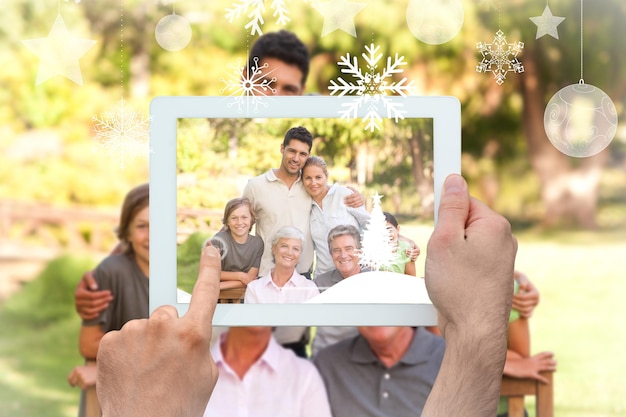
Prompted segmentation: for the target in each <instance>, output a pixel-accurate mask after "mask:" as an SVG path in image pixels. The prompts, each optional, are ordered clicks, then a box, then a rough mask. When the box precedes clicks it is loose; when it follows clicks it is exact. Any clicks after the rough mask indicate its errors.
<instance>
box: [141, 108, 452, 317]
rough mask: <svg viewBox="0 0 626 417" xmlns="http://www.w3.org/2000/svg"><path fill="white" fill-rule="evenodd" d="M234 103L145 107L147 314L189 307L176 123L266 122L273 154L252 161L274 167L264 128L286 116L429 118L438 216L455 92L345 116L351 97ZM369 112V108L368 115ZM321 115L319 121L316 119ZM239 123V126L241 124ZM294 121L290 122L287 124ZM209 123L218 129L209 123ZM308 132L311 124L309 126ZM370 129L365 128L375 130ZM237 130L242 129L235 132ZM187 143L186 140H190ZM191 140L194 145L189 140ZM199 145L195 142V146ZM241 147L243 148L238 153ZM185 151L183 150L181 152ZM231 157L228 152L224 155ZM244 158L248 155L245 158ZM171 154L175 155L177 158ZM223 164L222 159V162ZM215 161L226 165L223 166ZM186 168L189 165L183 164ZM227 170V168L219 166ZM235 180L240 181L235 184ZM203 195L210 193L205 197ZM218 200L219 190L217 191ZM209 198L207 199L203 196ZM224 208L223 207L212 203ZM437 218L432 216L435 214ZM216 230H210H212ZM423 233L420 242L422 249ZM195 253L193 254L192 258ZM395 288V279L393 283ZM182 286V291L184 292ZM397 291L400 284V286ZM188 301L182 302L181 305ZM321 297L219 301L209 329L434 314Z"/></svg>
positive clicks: (233, 187) (312, 119) (307, 119)
mask: <svg viewBox="0 0 626 417" xmlns="http://www.w3.org/2000/svg"><path fill="white" fill-rule="evenodd" d="M246 99H247V101H245V100H244V101H241V100H240V101H237V100H236V99H233V98H232V97H157V98H155V99H153V100H152V103H151V106H150V118H151V128H150V148H151V153H150V223H151V228H150V311H151V312H152V311H153V310H154V309H155V308H157V307H159V306H161V305H164V304H169V305H173V306H175V307H176V308H177V309H178V312H179V314H180V315H183V314H185V312H186V311H187V307H188V298H189V297H188V296H187V295H186V291H182V290H181V288H180V285H179V281H178V273H179V271H177V246H178V244H177V237H178V235H179V233H178V232H179V231H178V227H179V226H178V222H177V214H178V213H179V209H181V208H182V207H178V205H179V204H180V205H181V206H183V205H184V204H185V203H184V201H180V196H178V195H177V192H178V190H177V187H179V186H180V185H181V184H180V182H181V178H180V177H179V175H178V174H179V172H180V171H182V169H180V168H181V167H178V166H177V164H182V163H192V162H193V161H192V162H189V161H185V162H183V161H181V160H180V157H179V158H177V152H178V154H179V155H180V154H181V149H180V147H181V146H183V144H182V143H179V142H182V141H181V140H180V138H182V137H183V135H182V132H181V131H180V130H181V126H185V125H187V124H192V125H193V123H194V120H193V119H197V121H198V122H200V123H205V122H206V121H207V120H209V121H210V120H212V119H215V121H217V120H218V119H225V120H226V121H228V119H233V123H231V125H236V123H235V122H236V121H237V120H239V119H240V120H241V121H243V122H246V121H247V123H255V124H256V125H257V127H258V126H259V125H258V124H261V125H260V126H261V127H263V126H265V125H267V126H268V134H270V133H271V134H272V135H273V134H275V143H273V144H272V146H271V147H270V148H269V149H272V152H273V154H268V155H256V157H257V158H259V160H260V161H261V160H264V161H266V163H267V161H268V160H269V161H271V162H272V163H273V167H274V168H275V167H277V166H278V164H279V162H280V153H279V149H280V143H282V138H283V135H284V132H281V133H278V132H273V131H271V132H270V131H269V130H271V129H273V128H274V127H271V126H273V124H272V123H271V122H272V121H276V122H278V120H276V119H281V120H284V119H292V120H293V121H294V123H297V124H299V125H303V126H305V127H307V124H308V123H310V124H311V125H315V124H316V123H317V124H319V123H325V120H324V119H329V121H330V120H331V119H332V122H333V123H336V122H337V121H341V122H342V123H350V124H354V126H359V127H360V128H361V129H362V128H363V127H362V126H364V125H363V120H364V119H365V118H367V117H368V112H371V111H372V110H373V111H374V112H375V113H377V114H378V115H380V117H381V120H380V127H381V129H385V128H387V127H388V126H390V123H407V122H411V120H412V119H430V120H431V121H432V123H431V126H432V138H433V140H432V141H430V142H428V143H432V147H433V149H432V150H431V151H432V155H433V157H432V158H433V160H432V163H433V170H434V175H433V181H434V192H435V193H434V199H435V213H437V209H438V205H439V204H438V203H439V197H440V191H441V188H442V185H443V181H444V179H445V178H446V177H447V176H448V175H449V174H451V173H460V170H461V107H460V103H459V101H458V100H457V99H456V98H455V97H417V96H410V97H386V98H385V99H386V100H387V101H386V102H384V103H382V102H379V103H377V104H376V103H374V104H373V105H375V106H376V105H378V106H379V108H374V109H372V107H371V106H370V107H368V106H360V107H359V108H358V110H357V113H356V114H353V115H352V118H351V119H349V120H346V119H344V118H342V114H344V113H343V112H345V109H346V108H348V107H353V104H354V100H355V97H328V96H299V97H262V98H254V99H252V98H246ZM390 107H394V108H396V109H398V108H400V109H402V111H403V118H404V119H399V120H396V119H394V118H393V117H391V118H388V112H387V110H388V109H389V108H390ZM369 114H370V115H371V113H369ZM318 119H322V120H318ZM241 124H242V125H245V123H241ZM294 125H295V124H294ZM213 126H219V124H218V123H214V124H213ZM309 130H311V131H312V133H313V134H314V136H315V131H314V130H315V129H314V128H312V129H309ZM375 134H376V132H375V131H374V132H372V135H375ZM242 135H243V132H242ZM190 140H191V143H190ZM206 140H209V139H208V136H203V135H196V136H191V139H190V136H189V135H186V136H185V144H184V146H194V147H196V146H195V145H199V144H201V143H200V142H202V141H206ZM194 141H197V142H198V143H194ZM200 148H201V146H200ZM244 151H245V150H244ZM224 152H225V154H224V158H227V157H228V149H225V150H224ZM182 153H183V154H184V152H182ZM231 156H232V155H231ZM247 157H250V155H247ZM177 159H178V160H177ZM222 162H223V161H222ZM221 166H228V165H224V164H222V165H221ZM186 169H188V167H186ZM224 169H226V168H224ZM264 171H266V169H259V170H258V172H255V173H249V176H250V177H251V176H255V175H259V174H262V173H263V172H264ZM244 180H245V178H240V180H239V183H237V181H234V182H232V183H229V185H227V186H225V187H224V188H223V190H222V191H220V192H223V193H225V194H229V193H230V194H232V197H239V196H241V191H242V189H243V186H244V185H245V181H244ZM237 184H239V185H237ZM208 197H210V196H208ZM220 197H222V198H224V195H220ZM209 199H210V198H209ZM219 210H221V211H222V213H223V205H222V206H221V207H220V208H219ZM435 221H436V218H435ZM215 231H217V230H215ZM426 240H427V237H426V238H425V239H423V241H422V239H420V245H423V246H425V243H426ZM199 256H200V254H199V253H198V258H199ZM414 279H415V280H419V281H416V282H417V283H418V285H422V286H423V280H422V279H421V278H414ZM400 285H402V284H400ZM187 291H188V290H187ZM400 292H402V291H401V288H400ZM183 301H187V302H183ZM370 301H371V300H370V299H365V302H358V301H357V302H350V303H342V302H341V301H339V302H336V301H335V302H321V303H301V304H218V305H217V308H216V311H215V316H214V318H213V324H214V325H216V326H290V325H300V326H320V325H334V326H357V325H378V326H384V325H387V326H400V325H410V326H418V325H420V326H421V325H435V324H436V322H437V317H436V312H435V310H434V308H433V306H432V304H430V303H429V302H415V303H411V302H407V301H406V299H405V298H403V299H400V301H399V302H393V300H391V299H384V300H381V301H382V302H375V303H373V302H370Z"/></svg>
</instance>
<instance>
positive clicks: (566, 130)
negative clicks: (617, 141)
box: [543, 80, 617, 158]
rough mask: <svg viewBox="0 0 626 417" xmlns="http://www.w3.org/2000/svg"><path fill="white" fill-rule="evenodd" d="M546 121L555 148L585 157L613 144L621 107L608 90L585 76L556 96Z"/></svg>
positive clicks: (549, 108) (548, 110) (546, 113)
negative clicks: (617, 106) (614, 101)
mask: <svg viewBox="0 0 626 417" xmlns="http://www.w3.org/2000/svg"><path fill="white" fill-rule="evenodd" d="M543 124H544V127H545V129H546V134H547V135H548V138H549V139H550V142H551V143H552V145H554V147H555V148H557V149H558V150H559V151H561V152H562V153H564V154H565V155H569V156H573V157H576V158H585V157H588V156H593V155H595V154H597V153H599V152H600V151H602V150H603V149H604V148H606V147H607V146H609V144H610V143H611V141H612V140H613V137H614V136H615V133H616V131H617V110H616V109H615V104H613V101H612V100H611V98H610V97H609V96H608V95H607V94H606V93H605V92H604V91H602V90H601V89H599V88H597V87H594V86H593V85H590V84H584V82H583V81H582V80H581V81H580V82H579V83H578V84H572V85H568V86H567V87H564V88H562V89H561V90H559V91H558V92H557V93H556V94H555V95H554V96H552V98H551V99H550V101H549V102H548V105H547V106H546V110H545V113H544V116H543Z"/></svg>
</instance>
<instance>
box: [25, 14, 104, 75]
mask: <svg viewBox="0 0 626 417" xmlns="http://www.w3.org/2000/svg"><path fill="white" fill-rule="evenodd" d="M22 42H23V43H24V45H25V46H26V47H27V48H28V49H29V50H30V51H31V52H32V53H34V54H35V55H37V56H38V57H39V70H38V72H37V81H36V85H39V84H41V83H43V82H46V81H48V80H49V79H50V78H52V77H55V76H57V75H62V76H64V77H65V78H67V79H69V80H71V81H74V82H75V83H76V84H79V85H83V77H82V75H81V73H80V66H79V65H78V60H79V58H81V57H82V56H83V55H85V54H86V53H87V51H88V50H89V49H91V47H92V46H93V45H94V44H95V43H96V41H94V40H90V39H83V38H75V37H73V36H72V35H70V33H69V31H68V30H67V26H65V22H64V21H63V18H62V17H61V15H58V16H57V18H56V20H55V21H54V25H53V26H52V29H51V30H50V33H49V34H48V37H47V38H38V39H30V40H24V41H22Z"/></svg>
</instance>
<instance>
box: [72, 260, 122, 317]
mask: <svg viewBox="0 0 626 417" xmlns="http://www.w3.org/2000/svg"><path fill="white" fill-rule="evenodd" d="M111 300H113V295H112V294H111V291H109V290H102V291H98V283H97V282H96V280H95V278H94V276H93V271H87V272H85V273H84V274H83V277H82V278H81V280H80V281H78V284H77V285H76V290H75V291H74V307H75V308H76V312H77V313H78V315H79V316H80V317H81V318H82V319H83V320H91V319H95V318H96V317H98V315H99V314H100V312H102V311H103V310H104V309H106V308H107V307H108V306H109V303H110V302H111Z"/></svg>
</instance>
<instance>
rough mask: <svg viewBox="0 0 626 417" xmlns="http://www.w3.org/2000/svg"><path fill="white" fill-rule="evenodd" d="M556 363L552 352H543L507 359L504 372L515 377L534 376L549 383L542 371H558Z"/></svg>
mask: <svg viewBox="0 0 626 417" xmlns="http://www.w3.org/2000/svg"><path fill="white" fill-rule="evenodd" d="M556 364H557V362H556V360H555V359H554V354H553V353H552V352H541V353H537V354H536V355H533V356H531V357H528V358H511V359H507V364H506V366H505V367H504V374H505V375H507V376H512V377H514V378H533V379H536V380H538V381H540V382H542V383H544V384H547V383H548V380H547V379H546V378H545V377H544V376H543V375H541V372H544V371H550V372H554V371H556Z"/></svg>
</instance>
